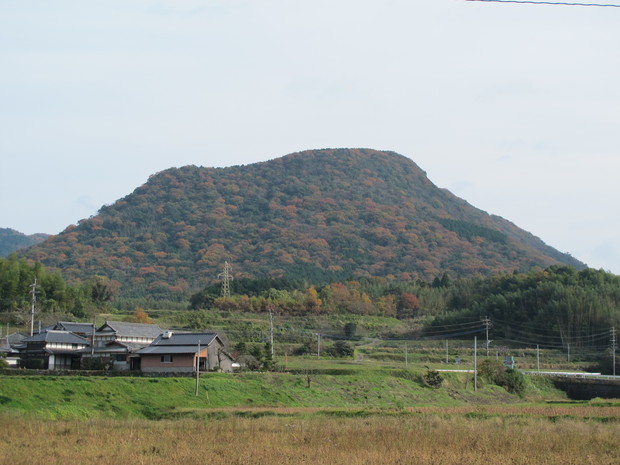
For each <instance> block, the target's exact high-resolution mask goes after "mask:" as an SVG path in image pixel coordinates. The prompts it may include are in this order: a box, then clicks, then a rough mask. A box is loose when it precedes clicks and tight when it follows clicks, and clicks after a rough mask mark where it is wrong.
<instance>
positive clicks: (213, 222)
mask: <svg viewBox="0 0 620 465" xmlns="http://www.w3.org/2000/svg"><path fill="white" fill-rule="evenodd" d="M21 254H22V256H24V257H27V258H29V259H33V260H38V261H41V262H42V263H43V264H45V265H46V266H48V267H51V268H53V269H60V270H62V272H63V274H64V275H65V276H67V277H68V278H69V279H70V280H83V279H86V278H88V277H89V276H93V275H105V276H107V277H108V278H110V279H111V280H113V281H115V282H117V284H118V287H119V288H120V292H121V294H122V295H126V296H143V295H146V294H148V295H151V296H154V297H162V298H170V297H173V298H186V297H187V295H188V294H189V293H191V292H195V291H196V290H197V289H199V288H201V287H203V286H204V285H206V284H208V283H210V282H212V281H213V280H214V279H216V276H217V274H218V273H219V272H220V271H221V267H222V265H223V263H224V261H229V262H230V263H231V264H232V265H233V270H234V273H235V276H237V277H281V276H287V277H289V278H293V279H294V278H300V279H307V280H309V281H311V282H314V281H326V280H330V279H345V278H346V279H348V278H355V277H364V276H383V277H394V278H397V279H403V280H408V279H424V280H432V279H433V278H434V277H436V276H439V275H441V274H443V273H444V272H447V273H449V274H451V275H453V276H471V275H476V274H482V275H486V274H490V273H494V272H501V271H514V270H519V271H523V270H527V269H530V268H532V267H542V268H544V267H547V266H550V265H554V264H568V265H571V266H575V267H577V268H582V267H583V266H584V265H583V264H582V263H580V262H579V261H577V260H575V259H574V258H572V257H570V256H569V255H567V254H562V253H560V252H558V251H556V250H555V249H553V248H551V247H549V246H547V245H546V244H544V242H542V241H541V240H540V239H538V238H536V237H535V236H533V235H531V234H530V233H528V232H526V231H523V230H521V229H519V228H518V227H517V226H515V225H514V224H512V223H511V222H509V221H508V220H505V219H503V218H501V217H499V216H495V215H489V214H488V213H486V212H484V211H482V210H479V209H477V208H475V207H473V206H471V205H470V204H469V203H467V202H466V201H465V200H463V199H460V198H458V197H456V196H455V195H453V194H452V193H451V192H450V191H448V190H446V189H441V188H439V187H437V186H435V185H434V184H433V183H432V182H431V181H430V180H429V179H428V177H427V176H426V173H425V172H424V171H423V170H422V169H420V168H419V167H418V165H416V164H415V163H414V162H413V161H412V160H410V159H409V158H407V157H405V156H403V155H399V154H397V153H395V152H390V151H378V150H372V149H322V150H309V151H303V152H297V153H293V154H289V155H286V156H283V157H280V158H275V159H272V160H269V161H264V162H259V163H254V164H250V165H239V166H232V167H227V168H205V167H197V166H192V165H190V166H183V167H180V168H169V169H167V170H164V171H161V172H159V173H156V174H154V175H152V176H151V177H150V178H149V180H148V181H147V182H146V183H145V184H144V185H142V186H140V187H138V188H137V189H135V190H134V192H132V193H131V194H129V195H127V196H125V197H124V198H122V199H119V200H118V201H116V202H115V203H114V204H112V205H108V206H104V207H102V208H101V209H100V211H99V213H98V214H97V215H96V216H93V217H91V218H88V219H85V220H82V221H80V222H79V223H78V225H72V226H69V227H68V228H66V229H65V230H64V231H63V232H62V233H60V234H59V235H57V236H53V237H51V238H49V239H48V240H47V241H46V242H44V243H43V244H39V245H36V246H33V247H31V248H29V249H27V250H26V251H23V252H21Z"/></svg>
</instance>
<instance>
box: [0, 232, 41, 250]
mask: <svg viewBox="0 0 620 465" xmlns="http://www.w3.org/2000/svg"><path fill="white" fill-rule="evenodd" d="M47 237H49V234H32V235H30V236H27V235H26V234H23V233H20V232H19V231H15V230H14V229H9V228H0V257H8V256H9V254H11V253H13V252H15V251H16V250H19V249H23V248H25V247H28V246H31V245H33V244H38V243H39V242H43V241H44V240H45V239H46V238H47Z"/></svg>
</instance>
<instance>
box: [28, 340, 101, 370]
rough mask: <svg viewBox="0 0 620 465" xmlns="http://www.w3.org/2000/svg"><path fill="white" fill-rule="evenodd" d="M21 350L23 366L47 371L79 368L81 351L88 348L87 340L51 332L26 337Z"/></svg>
mask: <svg viewBox="0 0 620 465" xmlns="http://www.w3.org/2000/svg"><path fill="white" fill-rule="evenodd" d="M22 344H23V345H24V347H23V348H22V349H21V350H20V358H21V360H22V365H23V366H26V367H28V368H42V369H46V370H69V369H72V368H78V367H79V363H80V356H81V352H80V351H81V350H83V349H85V348H86V347H88V345H89V342H88V340H87V339H85V338H83V337H80V336H78V335H76V334H73V333H72V332H69V331H58V330H49V331H45V332H42V333H40V334H36V335H34V336H30V337H26V338H25V339H24V340H23V341H22Z"/></svg>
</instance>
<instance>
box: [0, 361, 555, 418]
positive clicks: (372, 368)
mask: <svg viewBox="0 0 620 465" xmlns="http://www.w3.org/2000/svg"><path fill="white" fill-rule="evenodd" d="M289 369H290V370H291V372H288V373H239V374H223V373H209V374H204V375H203V376H202V377H201V379H200V382H199V390H198V396H196V395H195V386H196V384H195V379H193V378H148V377H82V376H3V377H1V378H0V413H3V412H4V413H11V412H13V413H19V414H26V415H33V416H35V417H41V418H49V419H78V418H132V417H138V418H149V419H158V418H164V417H167V416H175V415H182V414H179V413H178V412H191V411H196V410H203V409H217V408H255V407H262V408H268V407H274V408H282V407H291V408H344V409H354V408H363V409H388V410H389V409H396V410H399V409H404V408H407V407H412V406H424V405H434V406H437V405H439V406H458V405H465V404H468V403H480V404H493V403H505V402H518V401H520V399H519V398H517V397H515V396H511V395H510V394H508V393H507V392H505V391H504V390H503V389H501V388H499V387H497V386H492V385H488V386H481V388H480V389H479V390H478V392H474V391H473V382H472V380H471V376H470V375H466V374H456V373H444V374H442V376H443V377H444V378H445V381H444V383H443V385H442V387H440V388H436V389H433V388H430V387H427V386H425V385H424V384H423V382H422V374H423V373H424V372H425V371H426V370H425V369H420V368H418V369H413V370H405V369H404V368H389V367H388V368H386V367H382V366H380V365H375V364H367V363H366V364H361V363H356V362H353V361H335V360H313V359H311V358H309V359H294V360H291V362H290V366H289ZM533 382H535V383H540V384H539V385H537V384H532V385H531V386H530V387H529V388H530V389H531V390H532V392H533V393H534V398H536V399H541V398H552V399H562V398H563V397H562V395H561V394H559V393H558V391H555V390H554V388H553V387H552V386H551V385H548V384H544V382H543V381H538V380H533Z"/></svg>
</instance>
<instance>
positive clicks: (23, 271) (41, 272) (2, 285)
mask: <svg viewBox="0 0 620 465" xmlns="http://www.w3.org/2000/svg"><path fill="white" fill-rule="evenodd" d="M35 281H36V288H35V302H36V303H35V311H36V313H37V315H38V316H37V318H39V317H40V316H41V315H42V314H52V313H53V314H67V316H69V317H75V318H83V317H85V316H87V315H88V313H89V312H90V311H92V309H93V308H97V307H101V306H102V305H105V304H106V303H107V302H109V301H110V300H111V299H112V296H113V291H114V290H113V288H111V287H110V285H109V283H108V282H107V280H105V279H103V278H100V277H97V278H92V279H90V280H88V281H87V282H84V283H82V284H80V285H75V286H70V285H68V284H67V283H66V282H65V280H64V279H63V277H62V276H61V275H60V273H57V272H50V271H48V270H46V268H45V267H44V266H43V265H42V264H41V263H38V262H37V263H34V264H31V263H29V262H27V261H26V260H23V259H19V258H18V257H17V256H16V255H15V254H12V255H10V256H9V257H8V258H6V259H4V258H0V319H1V321H2V322H4V323H11V324H23V323H25V322H27V321H28V320H29V318H30V311H31V305H32V286H33V285H34V284H35Z"/></svg>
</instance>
